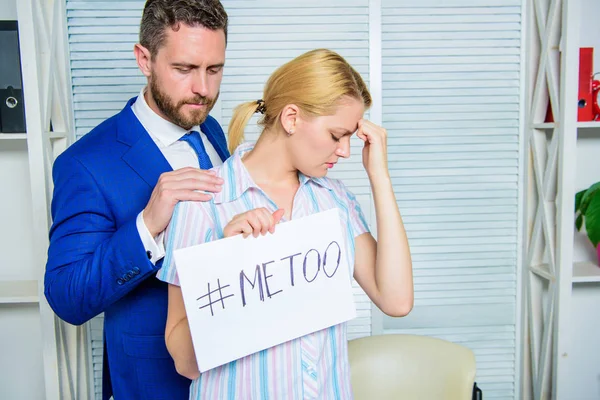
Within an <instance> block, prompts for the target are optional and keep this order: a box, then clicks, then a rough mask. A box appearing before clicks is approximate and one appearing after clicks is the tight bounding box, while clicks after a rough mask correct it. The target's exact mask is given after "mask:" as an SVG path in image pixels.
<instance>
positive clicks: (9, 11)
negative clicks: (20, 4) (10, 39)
mask: <svg viewBox="0 0 600 400" xmlns="http://www.w3.org/2000/svg"><path fill="white" fill-rule="evenodd" d="M15 19H17V3H16V0H0V21H5V20H15Z"/></svg>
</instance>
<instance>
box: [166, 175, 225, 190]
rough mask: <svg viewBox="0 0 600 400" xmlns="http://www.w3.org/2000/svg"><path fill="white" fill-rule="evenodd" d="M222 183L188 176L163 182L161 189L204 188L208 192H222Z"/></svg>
mask: <svg viewBox="0 0 600 400" xmlns="http://www.w3.org/2000/svg"><path fill="white" fill-rule="evenodd" d="M222 187H223V186H222V185H221V184H218V183H216V182H215V181H202V180H198V179H194V178H187V179H182V180H176V181H166V182H163V183H162V184H161V185H160V187H159V190H161V191H165V190H203V191H206V192H214V193H216V192H220V191H221V189H222Z"/></svg>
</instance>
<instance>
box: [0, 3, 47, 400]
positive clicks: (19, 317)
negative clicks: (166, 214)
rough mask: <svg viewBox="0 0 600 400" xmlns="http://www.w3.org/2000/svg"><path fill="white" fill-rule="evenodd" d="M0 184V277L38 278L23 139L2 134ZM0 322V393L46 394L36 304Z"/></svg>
mask: <svg viewBox="0 0 600 400" xmlns="http://www.w3.org/2000/svg"><path fill="white" fill-rule="evenodd" d="M16 19H17V9H16V0H0V20H16ZM0 188H1V189H0V193H1V195H0V221H2V225H1V229H0V254H1V255H2V256H1V258H0V281H8V280H33V279H36V278H38V275H39V274H38V273H37V271H36V269H38V270H39V268H40V266H34V265H33V259H32V249H33V243H32V239H31V238H32V223H33V221H32V219H31V190H30V186H29V166H28V161H27V144H26V141H25V140H6V139H2V140H0ZM0 327H1V328H0V399H27V400H37V399H44V398H45V396H44V375H43V364H42V342H41V327H40V322H39V308H38V305H37V304H20V305H15V304H0Z"/></svg>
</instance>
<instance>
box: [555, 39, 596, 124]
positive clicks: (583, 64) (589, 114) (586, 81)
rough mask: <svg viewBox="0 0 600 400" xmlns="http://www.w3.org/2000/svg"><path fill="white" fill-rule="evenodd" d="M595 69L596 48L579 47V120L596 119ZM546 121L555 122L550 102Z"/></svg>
mask: <svg viewBox="0 0 600 400" xmlns="http://www.w3.org/2000/svg"><path fill="white" fill-rule="evenodd" d="M593 71H594V48H593V47H582V48H580V49H579V91H578V93H579V97H578V99H577V121H594V118H595V113H594V99H593V94H594V92H593V90H592V76H593ZM545 121H546V122H554V116H553V114H552V105H551V104H550V102H548V110H547V111H546V118H545Z"/></svg>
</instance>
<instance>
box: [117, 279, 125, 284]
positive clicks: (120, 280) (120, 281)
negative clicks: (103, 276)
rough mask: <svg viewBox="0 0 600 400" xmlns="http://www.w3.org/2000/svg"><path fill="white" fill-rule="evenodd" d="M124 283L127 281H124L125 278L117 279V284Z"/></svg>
mask: <svg viewBox="0 0 600 400" xmlns="http://www.w3.org/2000/svg"><path fill="white" fill-rule="evenodd" d="M123 283H125V282H124V281H123V279H121V278H119V279H117V284H119V285H122V284H123Z"/></svg>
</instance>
